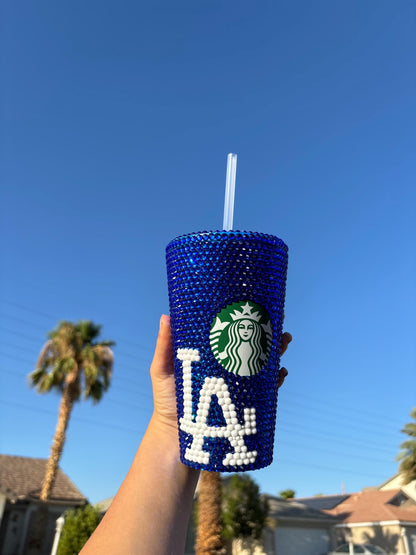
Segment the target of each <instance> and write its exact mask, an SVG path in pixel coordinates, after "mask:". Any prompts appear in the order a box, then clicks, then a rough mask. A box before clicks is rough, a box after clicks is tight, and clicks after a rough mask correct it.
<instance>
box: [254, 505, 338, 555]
mask: <svg viewBox="0 0 416 555" xmlns="http://www.w3.org/2000/svg"><path fill="white" fill-rule="evenodd" d="M266 498H267V499H268V501H269V517H268V527H267V529H266V530H265V535H264V553H265V554H267V555H322V554H325V553H327V552H328V551H330V550H331V549H332V547H333V545H334V540H335V538H334V535H333V529H334V526H336V525H337V524H338V523H339V522H340V520H339V518H338V517H337V516H334V515H329V514H327V513H325V512H323V511H321V510H319V509H316V508H313V507H308V506H307V505H305V504H304V503H302V502H299V500H297V499H291V500H289V499H287V500H286V499H281V498H280V497H274V496H271V495H267V496H266Z"/></svg>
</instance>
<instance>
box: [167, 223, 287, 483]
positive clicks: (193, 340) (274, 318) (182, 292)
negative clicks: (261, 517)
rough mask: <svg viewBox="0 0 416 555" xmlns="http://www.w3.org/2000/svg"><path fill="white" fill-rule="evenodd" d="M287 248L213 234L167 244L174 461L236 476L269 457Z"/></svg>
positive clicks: (251, 236)
mask: <svg viewBox="0 0 416 555" xmlns="http://www.w3.org/2000/svg"><path fill="white" fill-rule="evenodd" d="M287 250H288V249H287V246H286V245H285V244H284V243H283V241H281V240H280V239H278V238H277V237H274V236H273V235H266V234H262V233H255V232H250V231H212V232H202V233H193V234H190V235H183V236H181V237H178V238H177V239H174V240H173V241H172V242H171V243H169V245H168V246H167V248H166V260H167V273H168V287H169V303H170V315H171V326H172V335H173V347H174V360H175V381H176V395H177V410H178V427H179V443H180V453H181V461H182V462H183V463H184V464H186V465H188V466H191V467H194V468H200V469H203V470H211V471H215V472H242V471H245V470H255V469H258V468H263V467H265V466H268V465H269V464H270V463H271V462H272V460H273V440H274V431H275V420H276V407H277V386H278V379H279V358H280V346H281V334H282V322H283V308H284V300H285V286H286V271H287V259H288V255H287Z"/></svg>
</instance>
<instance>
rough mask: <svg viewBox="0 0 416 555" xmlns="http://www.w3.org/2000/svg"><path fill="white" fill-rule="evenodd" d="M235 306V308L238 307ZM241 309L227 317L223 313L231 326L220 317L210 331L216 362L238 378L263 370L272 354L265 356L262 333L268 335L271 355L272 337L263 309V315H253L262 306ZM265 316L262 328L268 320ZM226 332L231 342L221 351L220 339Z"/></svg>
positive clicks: (247, 305) (247, 304)
mask: <svg viewBox="0 0 416 555" xmlns="http://www.w3.org/2000/svg"><path fill="white" fill-rule="evenodd" d="M232 306H233V308H234V306H235V305H232ZM227 308H228V307H227ZM238 308H239V309H240V310H238ZM238 308H237V309H234V311H231V310H230V311H229V312H228V314H224V311H222V312H221V315H222V316H223V318H224V317H226V318H227V320H228V322H227V321H222V320H221V318H220V317H219V316H220V315H218V316H217V318H216V321H215V322H214V324H213V326H212V328H211V334H210V335H211V347H212V350H213V353H214V356H215V358H216V359H217V360H218V362H220V364H221V365H222V366H223V367H224V368H225V369H226V370H228V371H229V372H232V373H233V374H237V375H239V376H253V375H254V374H257V373H258V372H259V371H260V370H261V368H262V366H263V365H264V364H265V362H266V360H267V358H268V354H269V353H268V352H267V353H265V352H264V348H263V346H262V333H265V334H266V339H267V347H268V348H267V351H269V346H270V344H271V336H272V329H271V325H270V318H268V314H267V312H266V311H265V310H264V309H263V314H262V313H261V312H259V311H256V312H253V310H254V309H255V308H260V307H259V305H256V306H253V304H249V303H248V302H246V303H245V304H244V305H239V306H238ZM225 310H226V309H225ZM265 316H266V317H267V318H266V319H267V320H268V321H267V324H264V323H262V324H261V323H260V322H259V321H260V319H261V318H262V317H263V319H265V318H264V317H265ZM225 328H227V330H226V333H227V336H228V340H227V342H226V344H225V345H224V341H222V346H223V350H221V351H220V350H219V341H220V336H221V335H222V332H223V330H224V332H225Z"/></svg>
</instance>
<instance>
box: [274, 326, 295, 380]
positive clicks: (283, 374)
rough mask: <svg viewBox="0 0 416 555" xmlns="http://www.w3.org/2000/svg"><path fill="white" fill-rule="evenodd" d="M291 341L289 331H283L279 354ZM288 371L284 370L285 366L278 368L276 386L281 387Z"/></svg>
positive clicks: (284, 350)
mask: <svg viewBox="0 0 416 555" xmlns="http://www.w3.org/2000/svg"><path fill="white" fill-rule="evenodd" d="M291 341H292V336H291V334H290V333H289V332H287V331H285V333H284V334H283V335H282V346H281V348H280V354H281V355H283V353H285V352H286V349H287V348H288V345H289V343H290V342H291ZM288 373H289V372H288V371H287V370H286V368H284V367H282V368H280V372H279V383H278V384H277V387H281V386H282V385H283V382H284V381H285V378H286V376H287V375H288Z"/></svg>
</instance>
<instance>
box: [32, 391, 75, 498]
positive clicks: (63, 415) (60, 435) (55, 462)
mask: <svg viewBox="0 0 416 555" xmlns="http://www.w3.org/2000/svg"><path fill="white" fill-rule="evenodd" d="M73 387H74V386H73V384H72V383H69V384H67V385H66V386H65V389H64V391H63V393H62V399H61V403H60V405H59V414H58V422H57V424H56V429H55V435H54V437H53V442H52V447H51V454H50V456H49V459H48V464H47V466H46V473H45V477H44V479H43V482H42V490H41V492H40V500H41V501H45V502H46V501H48V499H49V498H50V496H51V492H52V488H53V485H54V483H55V479H56V474H57V472H58V466H59V461H60V459H61V455H62V451H63V449H64V445H65V438H66V429H67V427H68V422H69V418H70V416H71V411H72V407H73V404H74V401H73V394H72V391H73Z"/></svg>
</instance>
